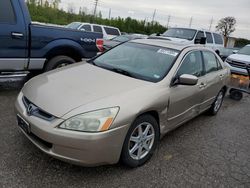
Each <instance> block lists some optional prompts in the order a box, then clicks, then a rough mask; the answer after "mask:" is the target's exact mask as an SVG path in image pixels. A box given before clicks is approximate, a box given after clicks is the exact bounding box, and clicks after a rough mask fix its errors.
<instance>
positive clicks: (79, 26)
mask: <svg viewBox="0 0 250 188" xmlns="http://www.w3.org/2000/svg"><path fill="white" fill-rule="evenodd" d="M66 28H71V29H76V30H80V31H90V32H96V33H101V34H103V39H112V38H114V37H116V36H120V35H121V32H120V30H119V29H118V28H116V27H111V26H106V25H98V24H90V23H81V22H72V23H70V24H69V25H67V26H66Z"/></svg>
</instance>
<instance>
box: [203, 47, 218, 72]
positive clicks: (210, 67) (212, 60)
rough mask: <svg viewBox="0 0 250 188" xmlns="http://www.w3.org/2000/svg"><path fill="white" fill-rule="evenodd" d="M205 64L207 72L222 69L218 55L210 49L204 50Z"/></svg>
mask: <svg viewBox="0 0 250 188" xmlns="http://www.w3.org/2000/svg"><path fill="white" fill-rule="evenodd" d="M202 53H203V58H204V64H205V68H206V73H210V72H214V71H217V70H219V69H221V67H219V66H221V65H220V64H218V63H219V62H218V59H217V58H216V56H215V55H214V54H213V53H212V52H209V51H203V52H202Z"/></svg>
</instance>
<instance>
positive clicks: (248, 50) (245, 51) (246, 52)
mask: <svg viewBox="0 0 250 188" xmlns="http://www.w3.org/2000/svg"><path fill="white" fill-rule="evenodd" d="M238 54H243V55H250V46H245V47H243V48H242V49H240V50H239V51H238Z"/></svg>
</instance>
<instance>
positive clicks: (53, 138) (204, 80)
mask: <svg viewBox="0 0 250 188" xmlns="http://www.w3.org/2000/svg"><path fill="white" fill-rule="evenodd" d="M229 74H230V70H229V68H228V67H227V66H226V65H225V64H224V62H223V61H222V60H221V59H220V58H219V56H218V55H217V54H216V53H215V52H214V51H213V50H211V49H209V48H206V47H202V46H198V45H191V46H190V45H189V46H188V45H181V44H180V43H173V42H169V41H163V40H150V39H138V40H132V41H129V42H126V43H123V44H121V45H119V46H116V47H114V48H112V49H111V50H109V51H106V52H104V53H103V54H101V55H100V56H97V57H95V58H94V59H91V60H90V61H88V63H80V64H77V65H70V66H68V67H63V68H61V69H57V70H54V71H52V72H48V73H45V74H43V75H40V76H38V77H35V78H33V79H31V80H30V81H29V82H28V83H26V84H25V86H24V88H23V89H22V90H21V92H20V94H19V95H18V98H17V101H16V104H15V106H16V112H17V119H18V125H19V127H20V129H21V130H22V132H23V134H24V135H25V136H26V137H27V138H28V139H30V141H31V142H32V143H33V144H34V145H35V146H37V147H38V148H39V149H41V150H42V151H43V152H45V153H47V154H49V155H51V156H53V157H55V158H58V159H61V160H64V161H68V162H71V163H74V164H80V165H83V166H97V165H104V164H115V163H117V162H118V161H119V160H120V159H121V161H122V162H123V163H124V164H126V165H128V166H130V167H137V166H140V165H143V164H144V163H145V162H147V161H148V160H149V159H150V158H151V156H152V155H153V153H154V151H155V150H156V148H157V145H158V144H159V139H160V138H161V137H163V136H164V135H166V133H168V132H169V131H171V130H173V129H174V128H177V127H178V126H180V125H181V124H183V123H185V122H187V121H189V120H191V119H192V118H194V117H196V116H198V115H199V114H201V113H203V112H205V111H208V112H209V113H210V114H211V115H215V114H217V113H218V111H219V109H220V107H221V105H222V103H223V98H224V95H225V93H226V91H227V80H228V77H229Z"/></svg>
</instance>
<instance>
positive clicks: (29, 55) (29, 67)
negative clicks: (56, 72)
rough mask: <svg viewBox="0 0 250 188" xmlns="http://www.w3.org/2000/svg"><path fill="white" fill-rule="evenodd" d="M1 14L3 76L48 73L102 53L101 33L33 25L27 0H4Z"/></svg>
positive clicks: (0, 70)
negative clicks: (26, 72)
mask: <svg viewBox="0 0 250 188" xmlns="http://www.w3.org/2000/svg"><path fill="white" fill-rule="evenodd" d="M0 12H1V14H0V15H1V16H0V38H1V42H0V73H6V72H8V73H10V74H11V75H13V76H16V75H18V73H20V72H22V71H34V70H41V71H49V70H52V69H54V68H57V67H61V66H65V65H67V64H71V63H75V62H79V61H82V59H83V58H91V57H94V56H96V54H97V53H98V52H100V51H102V50H103V39H102V38H103V35H102V34H101V33H93V32H83V31H77V30H71V29H67V28H62V27H52V26H48V25H39V24H33V23H32V22H31V18H30V15H29V12H28V9H27V6H26V3H25V2H24V0H1V1H0Z"/></svg>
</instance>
